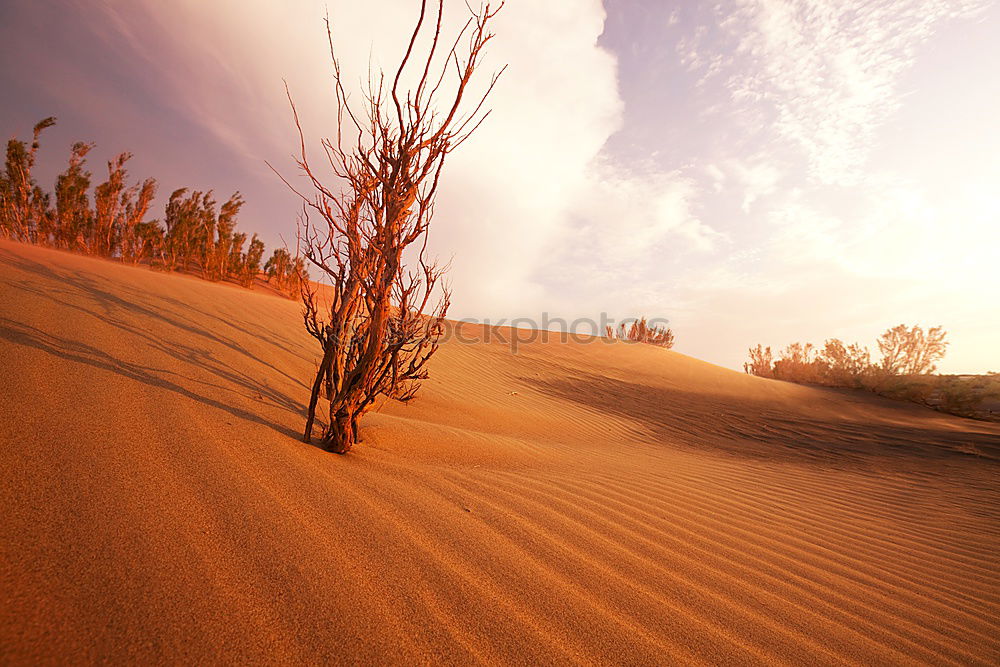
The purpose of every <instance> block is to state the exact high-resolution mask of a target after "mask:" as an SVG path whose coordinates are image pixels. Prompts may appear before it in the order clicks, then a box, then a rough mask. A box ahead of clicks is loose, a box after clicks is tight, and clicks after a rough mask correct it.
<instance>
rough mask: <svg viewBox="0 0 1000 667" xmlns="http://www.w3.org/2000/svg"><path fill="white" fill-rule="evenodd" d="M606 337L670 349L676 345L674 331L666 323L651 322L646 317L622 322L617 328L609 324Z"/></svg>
mask: <svg viewBox="0 0 1000 667" xmlns="http://www.w3.org/2000/svg"><path fill="white" fill-rule="evenodd" d="M604 337H605V338H608V339H611V340H624V341H628V342H631V343H646V344H648V345H656V346H657V347H665V348H667V349H668V350H669V349H670V348H672V347H673V346H674V332H673V331H672V330H671V329H670V328H669V327H667V326H665V325H664V326H658V325H654V324H649V323H648V322H646V318H645V317H643V318H640V319H638V320H633V321H632V323H631V324H628V322H622V323H621V324H619V325H618V328H617V329H615V328H614V327H612V326H611V325H608V326H607V327H605V329H604Z"/></svg>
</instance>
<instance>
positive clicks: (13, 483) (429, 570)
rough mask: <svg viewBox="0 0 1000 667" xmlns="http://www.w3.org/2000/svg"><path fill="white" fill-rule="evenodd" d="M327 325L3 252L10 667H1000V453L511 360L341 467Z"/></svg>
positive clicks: (725, 390) (641, 378)
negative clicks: (317, 418)
mask: <svg viewBox="0 0 1000 667" xmlns="http://www.w3.org/2000/svg"><path fill="white" fill-rule="evenodd" d="M298 317H299V316H298V306H297V305H296V304H295V303H293V302H291V301H288V300H284V299H281V298H278V297H275V296H271V295H267V294H261V293H254V292H248V291H245V290H242V289H238V288H234V287H229V286H226V285H216V284H210V283H206V282H203V281H200V280H197V279H190V278H184V277H178V276H173V275H164V274H161V273H157V272H153V271H149V270H145V269H141V268H140V269H134V268H128V267H122V266H119V265H116V264H113V263H110V262H105V261H101V260H93V259H89V258H84V257H78V256H72V255H66V254H63V253H57V252H53V251H47V250H43V249H38V248H33V247H25V246H19V245H13V244H6V243H5V244H0V442H2V484H0V503H2V506H3V508H4V511H3V521H2V522H0V600H2V604H0V662H2V663H4V664H11V663H15V664H38V663H52V662H96V661H115V662H122V661H129V662H142V663H146V662H151V661H154V660H155V661H169V662H178V661H180V662H205V661H215V660H224V661H228V662H240V663H244V662H258V663H259V662H274V661H284V662H291V663H305V662H318V661H333V662H367V663H374V662H385V661H387V660H397V661H405V662H407V663H411V662H415V661H420V662H447V663H468V662H507V663H520V664H538V663H560V664H561V663H595V662H602V663H621V662H626V663H631V664H653V663H659V664H663V663H678V662H683V663H694V664H698V663H701V664H719V663H727V664H731V663H761V662H768V663H770V662H773V663H796V664H801V663H807V664H811V665H819V664H843V663H854V664H900V663H914V662H916V663H931V664H996V663H997V662H998V661H1000V619H998V613H1000V558H998V547H1000V488H998V486H1000V485H998V479H1000V477H998V474H997V473H998V471H1000V466H998V459H1000V425H996V424H987V423H980V422H975V421H970V420H962V419H958V418H954V417H949V416H946V415H941V414H937V413H934V412H931V411H928V410H924V409H919V408H916V407H913V406H908V405H904V404H900V403H893V402H889V401H886V400H883V399H879V398H877V397H873V396H868V395H865V394H859V393H853V392H847V391H836V390H825V389H818V388H810V387H802V386H796V385H791V384H785V383H780V382H776V381H770V380H763V379H759V378H754V377H748V376H745V375H742V374H738V373H734V372H732V371H728V370H725V369H722V368H719V367H716V366H712V365H710V364H707V363H703V362H700V361H696V360H694V359H690V358H687V357H685V356H683V355H681V354H677V353H674V352H670V351H665V350H661V349H656V348H651V347H648V346H634V345H627V344H622V343H618V344H604V343H593V344H580V343H565V342H561V341H559V340H557V339H556V338H557V337H555V336H553V337H552V338H550V340H548V341H547V342H542V341H538V342H534V343H530V344H526V345H523V346H522V347H521V349H520V351H519V353H518V354H517V355H513V354H511V353H510V351H509V349H508V347H507V346H506V345H505V344H503V343H502V342H499V341H497V340H496V337H495V334H496V333H501V334H504V333H505V332H502V331H499V332H491V334H494V335H492V336H491V338H492V339H493V340H491V342H489V343H487V342H479V343H476V344H460V343H456V342H454V341H452V342H449V343H447V344H446V345H444V346H443V348H442V350H441V352H440V353H439V356H438V357H437V358H435V360H434V364H433V367H432V379H431V380H430V381H428V382H427V384H426V386H425V387H424V389H423V390H422V394H421V395H420V397H419V399H418V400H417V401H416V402H415V403H413V404H412V405H409V406H402V405H398V404H390V405H386V406H385V407H384V409H383V410H382V411H381V412H380V413H378V414H373V415H370V416H369V417H367V418H366V420H365V422H364V424H363V429H362V438H363V440H364V442H363V444H362V445H360V446H359V447H358V448H357V449H356V451H355V452H352V454H351V455H349V456H347V457H338V456H334V455H330V454H327V453H324V452H322V451H320V450H319V449H317V448H315V447H313V446H309V445H306V444H303V443H301V442H300V441H299V439H298V438H299V431H300V429H301V427H302V422H303V412H304V409H305V401H306V399H307V397H308V389H307V386H306V385H307V383H308V381H309V379H310V373H311V371H312V369H313V367H314V364H315V360H316V356H317V355H316V348H315V347H314V343H313V341H312V340H311V339H310V338H308V336H306V335H305V333H304V332H303V331H302V329H301V325H300V322H299V319H298ZM464 332H465V333H466V335H468V336H473V337H477V336H478V337H479V338H480V339H482V338H483V334H484V333H485V332H484V331H483V330H481V329H476V328H473V327H467V328H466V329H465V330H464ZM506 333H507V334H508V335H509V333H510V332H506Z"/></svg>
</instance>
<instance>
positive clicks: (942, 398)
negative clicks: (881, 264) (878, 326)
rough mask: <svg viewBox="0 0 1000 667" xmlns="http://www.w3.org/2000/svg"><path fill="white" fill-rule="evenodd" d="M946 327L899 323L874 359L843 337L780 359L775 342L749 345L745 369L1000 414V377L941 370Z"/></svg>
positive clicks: (795, 348)
mask: <svg viewBox="0 0 1000 667" xmlns="http://www.w3.org/2000/svg"><path fill="white" fill-rule="evenodd" d="M946 337H947V332H945V331H944V329H943V328H942V327H930V328H929V329H927V330H926V331H925V330H924V329H923V328H922V327H920V326H910V327H908V326H906V325H905V324H899V325H897V326H894V327H892V328H890V329H887V330H886V331H885V332H883V333H882V335H881V336H879V338H878V340H877V345H878V352H879V354H880V357H879V359H878V360H877V361H872V355H871V352H870V351H869V350H868V348H867V347H865V346H863V345H859V344H857V343H852V344H850V345H845V344H844V342H843V341H841V340H839V339H837V338H831V339H829V340H827V341H826V342H825V343H824V344H823V346H822V347H817V346H814V345H813V344H812V343H805V344H803V343H792V344H790V345H788V346H786V347H785V348H784V349H783V350H781V351H780V352H779V353H778V355H777V357H776V358H775V355H774V353H773V352H772V351H771V348H770V347H764V346H763V345H759V344H758V345H757V346H756V347H752V348H750V350H749V357H750V358H749V360H748V361H747V362H746V363H744V364H743V370H744V371H745V372H747V373H749V374H751V375H756V376H758V377H765V378H774V379H777V380H786V381H789V382H800V383H805V384H817V385H824V386H828V387H846V388H851V389H866V390H869V391H873V392H875V393H878V394H881V395H883V396H887V397H889V398H895V399H900V400H908V401H912V402H914V403H920V404H922V405H926V406H928V407H932V408H935V409H938V410H941V411H944V412H949V413H952V414H957V415H961V416H965V417H979V418H995V417H996V416H1000V413H996V412H995V411H994V409H991V407H989V404H990V402H991V401H995V400H997V399H1000V382H997V381H996V376H995V375H993V374H990V375H986V376H954V375H951V376H942V375H936V374H935V371H936V370H937V364H938V362H939V361H941V359H943V358H944V355H945V352H946V349H947V346H948V342H947V340H946Z"/></svg>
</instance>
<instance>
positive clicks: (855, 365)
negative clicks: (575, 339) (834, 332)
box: [817, 338, 871, 387]
mask: <svg viewBox="0 0 1000 667" xmlns="http://www.w3.org/2000/svg"><path fill="white" fill-rule="evenodd" d="M817 361H818V363H819V364H820V368H819V374H820V377H821V379H822V382H823V383H824V384H828V385H830V386H833V387H862V386H864V379H865V377H866V375H867V374H868V372H869V370H868V369H869V368H870V367H871V353H870V352H868V349H867V348H865V347H864V346H862V345H858V344H857V343H852V344H851V345H844V343H843V342H842V341H841V340H840V339H838V338H831V339H829V340H827V341H826V342H825V343H824V344H823V349H822V350H820V352H819V357H818V360H817Z"/></svg>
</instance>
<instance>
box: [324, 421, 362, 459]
mask: <svg viewBox="0 0 1000 667" xmlns="http://www.w3.org/2000/svg"><path fill="white" fill-rule="evenodd" d="M357 442H358V417H357V416H356V415H348V414H338V415H337V416H336V417H335V418H334V419H333V421H332V422H331V423H330V425H329V426H328V427H327V428H326V431H325V432H324V433H323V439H322V440H321V441H320V446H321V447H322V448H323V449H324V450H325V451H328V452H332V453H334V454H346V453H347V452H349V451H351V448H352V447H353V446H354V445H355V443H357Z"/></svg>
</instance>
